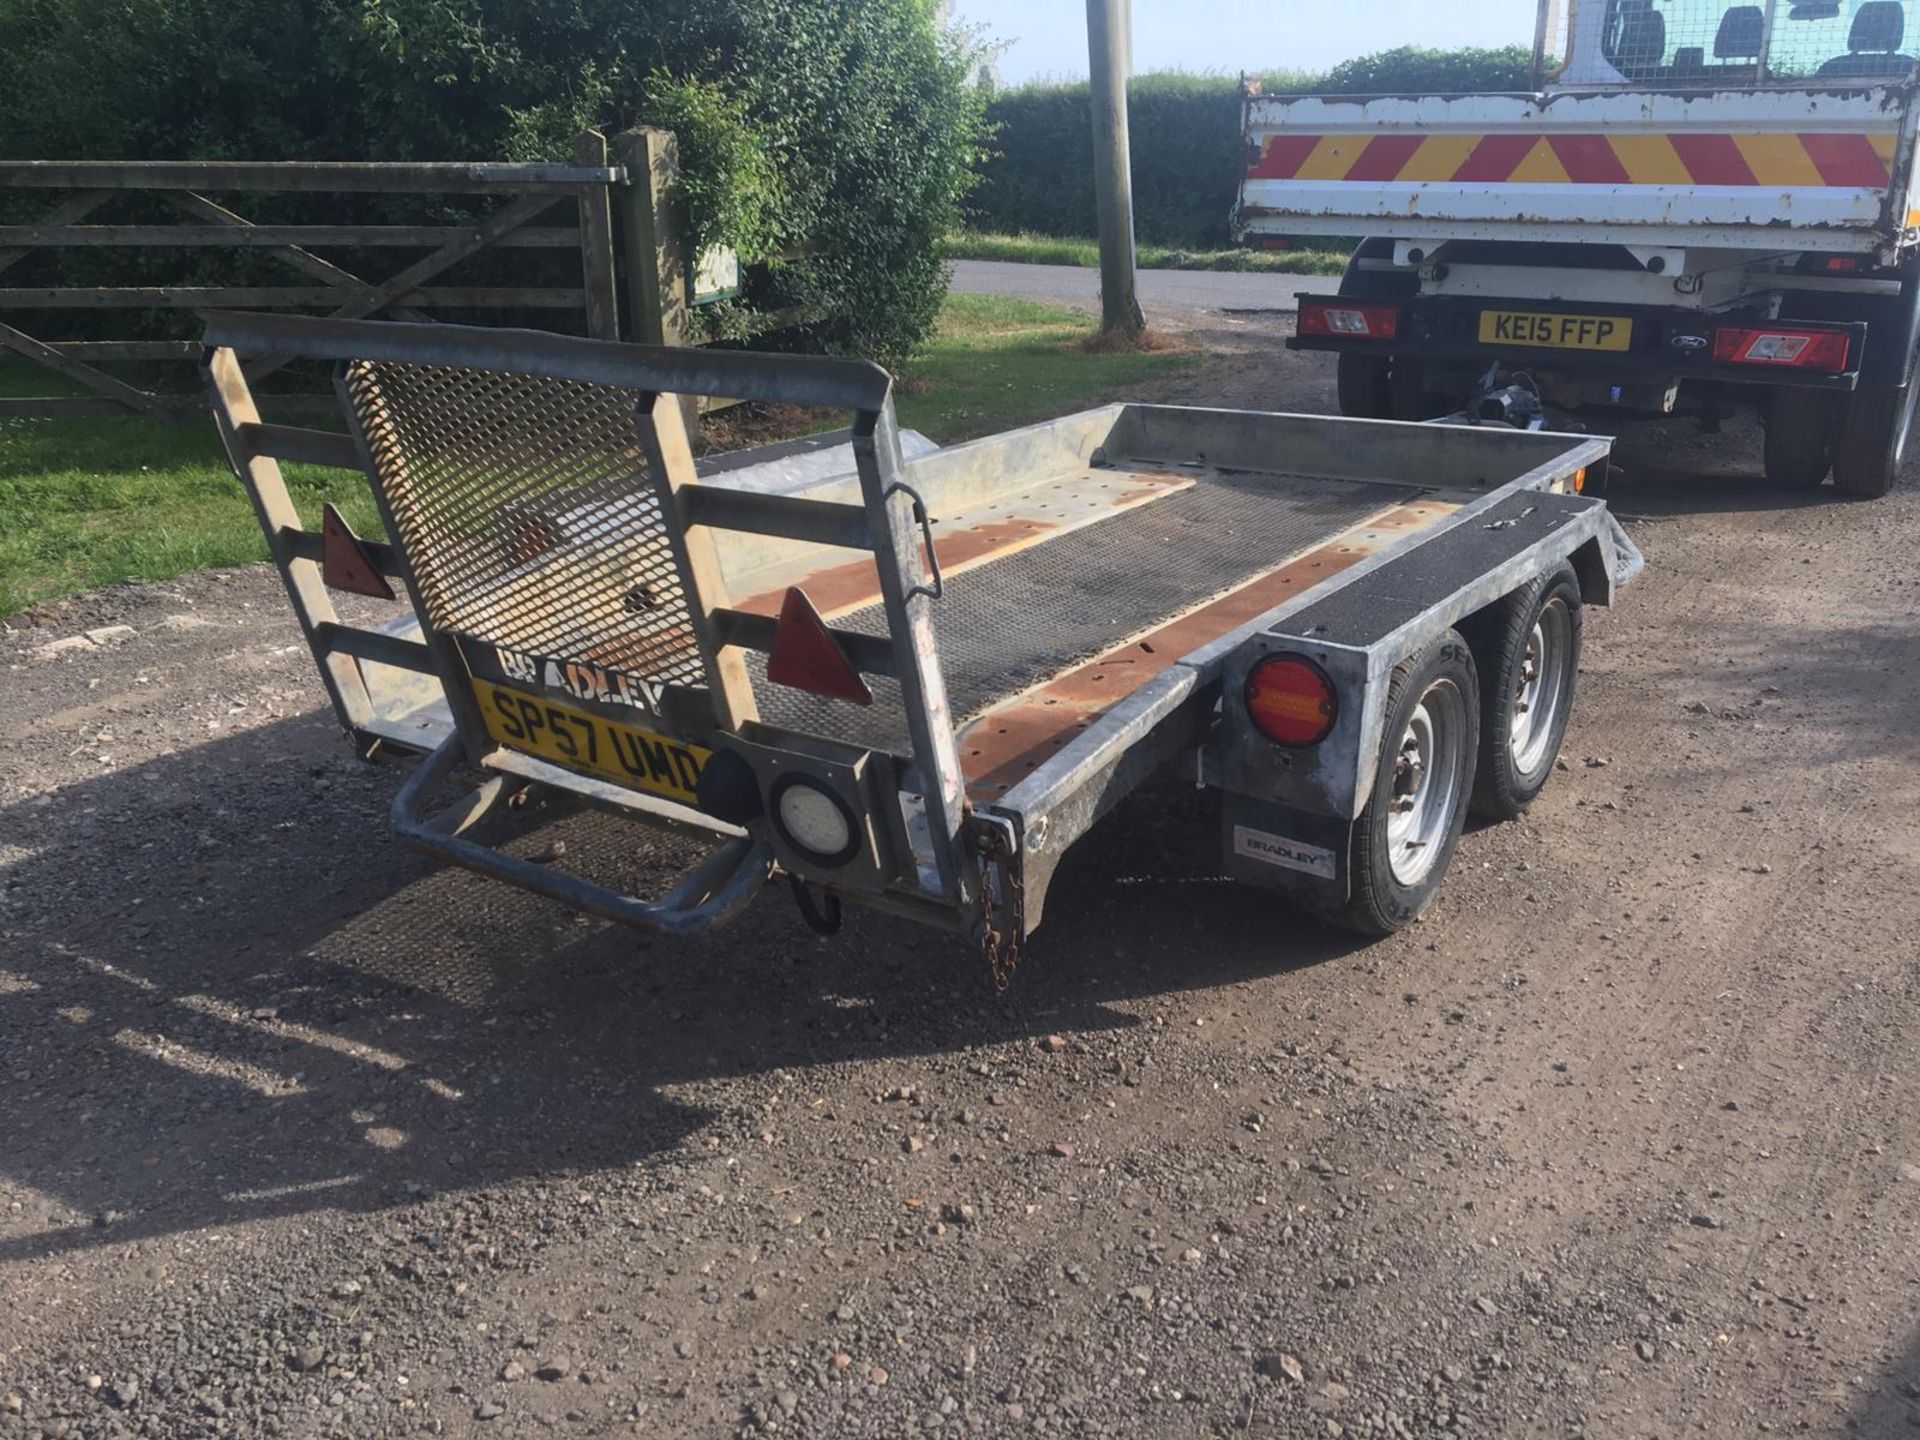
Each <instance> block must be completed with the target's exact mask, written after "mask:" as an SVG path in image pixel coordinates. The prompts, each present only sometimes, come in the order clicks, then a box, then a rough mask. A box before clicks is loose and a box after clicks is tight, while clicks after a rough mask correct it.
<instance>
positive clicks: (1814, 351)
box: [1713, 325, 1852, 375]
mask: <svg viewBox="0 0 1920 1440" xmlns="http://www.w3.org/2000/svg"><path fill="white" fill-rule="evenodd" d="M1851 348H1852V347H1851V346H1850V344H1849V343H1848V339H1847V336H1846V334H1845V332H1844V331H1839V330H1803V329H1800V328H1797V327H1795V328H1788V327H1785V326H1769V327H1768V328H1767V329H1765V330H1750V329H1742V328H1740V327H1738V326H1732V325H1723V326H1721V327H1720V329H1719V330H1718V331H1716V332H1715V334H1714V337H1713V358H1714V359H1715V360H1718V361H1719V362H1721V363H1722V364H1725V365H1777V366H1786V367H1791V368H1792V369H1795V370H1818V371H1821V372H1822V373H1824V374H1828V375H1838V374H1839V373H1840V372H1841V371H1843V370H1845V369H1846V368H1847V353H1848V351H1849V350H1850V349H1851Z"/></svg>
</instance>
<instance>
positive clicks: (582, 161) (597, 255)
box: [573, 130, 620, 340]
mask: <svg viewBox="0 0 1920 1440" xmlns="http://www.w3.org/2000/svg"><path fill="white" fill-rule="evenodd" d="M573 159H574V163H575V164H576V165H582V166H592V167H596V168H597V167H600V166H604V165H605V164H606V163H607V137H606V136H604V135H602V134H601V133H600V132H599V131H598V130H587V131H583V132H582V133H581V135H580V138H579V139H578V140H576V141H574V143H573ZM611 189H612V187H611V186H609V185H604V184H596V185H589V186H586V187H585V188H584V189H582V190H581V192H580V270H581V275H582V277H583V280H584V283H585V287H586V292H587V304H586V312H587V334H589V335H590V336H592V337H593V338H594V339H595V340H618V339H619V338H620V295H619V291H618V290H617V289H616V288H615V282H614V270H613V202H612V199H611V196H610V194H609V192H610V191H611Z"/></svg>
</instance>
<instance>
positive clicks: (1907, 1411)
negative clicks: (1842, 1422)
mask: <svg viewBox="0 0 1920 1440" xmlns="http://www.w3.org/2000/svg"><path fill="white" fill-rule="evenodd" d="M1916 1429H1920V1331H1916V1332H1915V1334H1914V1336H1913V1337H1912V1339H1910V1340H1909V1341H1908V1342H1907V1347H1906V1349H1905V1350H1904V1351H1903V1352H1901V1355H1900V1357H1899V1359H1897V1360H1895V1361H1894V1362H1893V1364H1892V1365H1891V1366H1889V1367H1888V1368H1887V1369H1886V1370H1885V1371H1884V1372H1883V1373H1882V1374H1881V1376H1880V1383H1879V1384H1877V1385H1875V1386H1874V1387H1873V1389H1871V1390H1869V1391H1868V1392H1867V1393H1866V1395H1865V1396H1864V1397H1863V1398H1862V1399H1861V1400H1860V1401H1859V1403H1858V1404H1857V1405H1856V1406H1855V1407H1854V1411H1853V1413H1852V1414H1851V1415H1850V1416H1849V1417H1848V1418H1847V1422H1846V1433H1847V1434H1849V1435H1855V1436H1859V1437H1860V1440H1894V1437H1896V1436H1900V1437H1911V1436H1912V1435H1913V1433H1914V1431H1915V1430H1916Z"/></svg>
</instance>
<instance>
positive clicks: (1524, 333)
mask: <svg viewBox="0 0 1920 1440" xmlns="http://www.w3.org/2000/svg"><path fill="white" fill-rule="evenodd" d="M1480 343H1481V344H1482V345H1532V346H1536V347H1538V348H1542V349H1547V350H1625V349H1628V348H1629V347H1630V346H1631V345H1632V344H1633V321H1632V320H1631V319H1629V318H1628V317H1626V316H1624V315H1547V314H1542V313H1538V312H1535V311H1531V310H1482V311H1481V312H1480Z"/></svg>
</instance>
